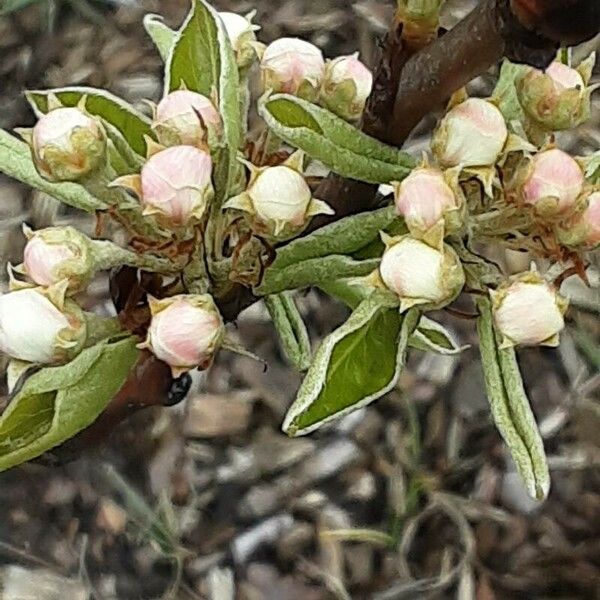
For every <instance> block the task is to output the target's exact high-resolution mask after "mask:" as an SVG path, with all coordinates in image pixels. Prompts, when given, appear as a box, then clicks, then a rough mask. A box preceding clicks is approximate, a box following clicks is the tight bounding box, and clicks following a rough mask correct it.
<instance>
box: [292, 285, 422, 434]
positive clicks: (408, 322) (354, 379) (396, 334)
mask: <svg viewBox="0 0 600 600" xmlns="http://www.w3.org/2000/svg"><path fill="white" fill-rule="evenodd" d="M418 320H419V313H418V311H417V310H410V311H408V312H407V313H406V315H404V316H402V315H400V313H399V312H398V308H397V307H392V306H390V305H389V304H387V303H386V302H385V300H383V301H382V298H381V297H380V296H379V294H377V293H375V294H373V295H371V296H370V297H369V298H368V299H367V300H365V301H364V302H362V303H361V304H360V305H359V306H358V308H357V309H356V310H355V311H354V312H353V313H352V315H351V316H350V318H349V319H348V321H346V323H344V324H343V325H342V326H341V327H339V328H338V329H337V330H336V331H334V332H333V333H332V334H330V335H329V336H328V337H327V338H325V340H324V341H323V343H322V344H321V346H320V348H319V350H318V351H317V353H316V354H315V358H314V360H313V363H312V365H311V367H310V369H309V370H308V373H307V374H306V377H305V379H304V381H303V382H302V385H301V386H300V390H299V391H298V395H297V398H296V400H295V402H294V403H293V405H292V406H291V407H290V409H289V411H288V413H287V415H286V417H285V420H284V423H283V430H284V431H285V432H286V433H288V434H289V435H293V436H295V435H304V434H307V433H310V432H311V431H314V430H315V429H317V428H318V427H320V426H321V425H323V424H324V423H327V422H328V421H330V420H332V419H334V418H337V417H341V416H342V415H345V414H347V413H349V412H351V411H354V410H357V409H359V408H362V407H363V406H366V405H367V404H369V403H370V402H372V401H373V400H376V399H377V398H379V397H381V396H383V395H384V394H385V393H386V392H389V391H390V390H391V389H393V387H394V386H395V385H396V383H397V381H398V377H399V376H400V371H401V369H402V367H403V365H404V362H405V358H406V350H407V347H408V340H409V338H410V336H411V334H412V332H413V331H414V328H415V327H416V325H417V322H418Z"/></svg>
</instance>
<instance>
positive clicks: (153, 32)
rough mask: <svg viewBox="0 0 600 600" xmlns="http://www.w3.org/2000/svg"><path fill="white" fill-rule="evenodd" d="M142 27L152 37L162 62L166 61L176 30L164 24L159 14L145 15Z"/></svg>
mask: <svg viewBox="0 0 600 600" xmlns="http://www.w3.org/2000/svg"><path fill="white" fill-rule="evenodd" d="M144 29H145V30H146V33H147V34H148V35H149V36H150V37H151V38H152V41H153V42H154V45H155V46H156V48H157V50H158V53H159V54H160V57H161V58H162V59H163V62H166V61H167V59H168V58H169V52H170V51H171V48H172V47H173V44H174V43H175V37H176V36H177V32H175V31H173V30H172V29H171V28H170V27H168V26H167V25H165V24H164V23H163V18H162V17H161V16H160V15H146V16H145V17H144Z"/></svg>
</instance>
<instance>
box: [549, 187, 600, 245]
mask: <svg viewBox="0 0 600 600" xmlns="http://www.w3.org/2000/svg"><path fill="white" fill-rule="evenodd" d="M557 237H558V239H559V241H560V242H561V243H562V244H564V245H565V246H570V247H575V248H576V247H582V248H586V249H589V250H592V249H594V248H597V247H598V246H600V192H599V191H596V192H592V193H591V194H589V195H588V197H587V198H585V202H584V203H583V206H582V208H581V209H580V210H579V211H578V212H576V213H575V214H574V215H573V216H572V217H571V218H569V219H567V220H566V221H564V222H562V223H559V224H558V225H557Z"/></svg>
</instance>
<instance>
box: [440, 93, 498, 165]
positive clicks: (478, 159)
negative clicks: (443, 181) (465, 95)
mask: <svg viewBox="0 0 600 600" xmlns="http://www.w3.org/2000/svg"><path fill="white" fill-rule="evenodd" d="M507 139H508V129H507V128H506V123H505V122H504V117H503V116H502V113H501V112H500V110H499V109H498V108H497V107H496V106H495V105H494V104H492V103H491V102H488V101H487V100H482V99H481V98H469V99H468V100H465V101H464V102H462V103H461V104H458V105H457V106H455V107H454V108H452V109H451V110H450V111H449V112H448V113H447V114H446V116H445V117H444V118H443V119H442V121H441V122H440V124H439V126H438V128H437V129H436V131H435V133H434V136H433V140H432V145H431V147H432V150H433V153H434V155H435V157H436V159H437V160H438V162H439V163H440V164H441V165H442V166H444V167H457V166H462V167H484V166H492V165H494V164H495V163H496V161H497V160H498V158H499V156H500V154H501V153H502V150H503V149H504V145H505V143H506V140H507Z"/></svg>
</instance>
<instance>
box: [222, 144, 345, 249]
mask: <svg viewBox="0 0 600 600" xmlns="http://www.w3.org/2000/svg"><path fill="white" fill-rule="evenodd" d="M302 160H303V155H302V153H299V152H297V153H295V154H293V155H292V156H291V157H290V158H289V159H288V160H287V161H286V162H285V163H284V164H282V165H278V166H276V167H264V168H257V167H255V166H254V165H250V164H247V166H248V168H249V169H250V171H251V177H250V182H249V184H248V188H247V189H246V191H245V192H244V193H242V194H240V195H239V196H235V197H234V198H231V199H230V200H228V201H227V202H226V203H225V205H224V208H236V209H238V210H242V211H245V212H247V213H249V215H250V216H251V217H252V221H253V225H254V229H255V231H256V233H258V234H259V235H262V236H264V237H266V238H270V239H273V240H284V239H288V238H289V237H291V236H293V235H295V234H297V233H299V232H300V231H302V229H304V227H306V225H307V224H308V222H309V221H310V218H311V217H312V216H314V215H317V214H333V211H332V209H331V208H330V207H329V206H328V205H327V204H325V202H323V201H321V200H317V199H315V198H313V197H312V193H311V190H310V187H309V186H308V184H307V183H306V180H305V179H304V176H303V174H302Z"/></svg>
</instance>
